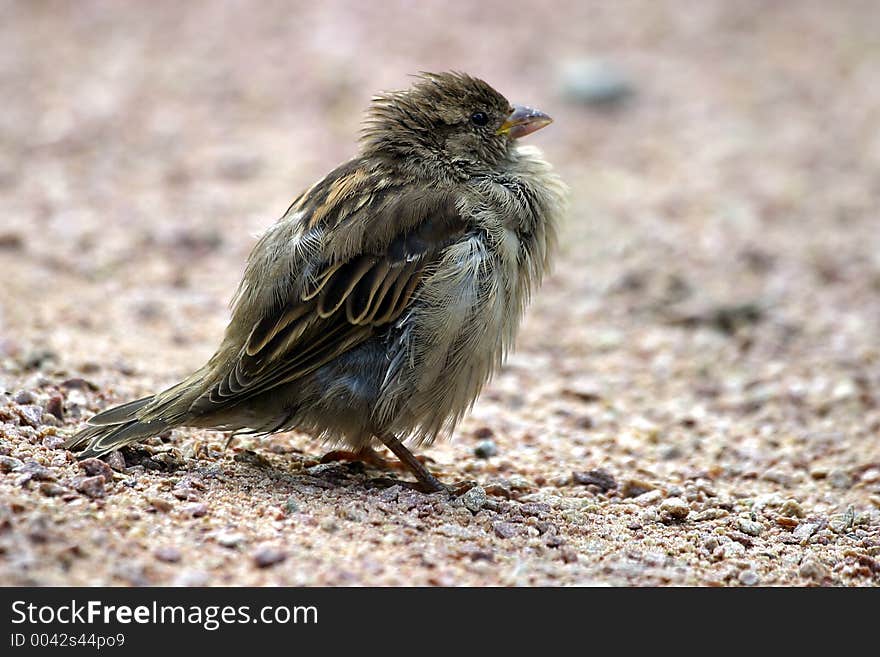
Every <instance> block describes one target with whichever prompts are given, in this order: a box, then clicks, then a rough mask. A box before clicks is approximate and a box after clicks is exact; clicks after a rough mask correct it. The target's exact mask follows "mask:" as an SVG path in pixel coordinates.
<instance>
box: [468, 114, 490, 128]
mask: <svg viewBox="0 0 880 657" xmlns="http://www.w3.org/2000/svg"><path fill="white" fill-rule="evenodd" d="M471 123H473V124H474V125H476V126H480V127H483V126H484V125H486V124H487V123H489V115H488V114H486V113H485V112H474V113H473V114H471Z"/></svg>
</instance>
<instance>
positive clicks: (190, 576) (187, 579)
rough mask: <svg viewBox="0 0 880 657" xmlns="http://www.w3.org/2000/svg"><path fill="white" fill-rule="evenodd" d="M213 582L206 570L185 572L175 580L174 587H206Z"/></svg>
mask: <svg viewBox="0 0 880 657" xmlns="http://www.w3.org/2000/svg"><path fill="white" fill-rule="evenodd" d="M210 580H211V578H210V576H209V575H208V573H206V572H205V571H204V570H184V571H183V572H182V573H180V574H179V575H177V577H175V578H174V584H173V585H174V586H205V585H207V584H208V582H209V581H210Z"/></svg>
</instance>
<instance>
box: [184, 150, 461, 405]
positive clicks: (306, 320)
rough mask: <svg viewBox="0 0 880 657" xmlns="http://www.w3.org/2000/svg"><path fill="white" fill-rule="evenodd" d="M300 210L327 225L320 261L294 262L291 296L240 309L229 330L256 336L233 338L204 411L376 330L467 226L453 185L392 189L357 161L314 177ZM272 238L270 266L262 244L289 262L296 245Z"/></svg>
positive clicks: (307, 221) (264, 387) (325, 358)
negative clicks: (299, 266)
mask: <svg viewBox="0 0 880 657" xmlns="http://www.w3.org/2000/svg"><path fill="white" fill-rule="evenodd" d="M334 176H335V177H334ZM376 190H379V191H378V192H376ZM291 212H293V213H294V214H292V215H291V216H290V217H288V218H285V219H282V221H290V220H294V219H295V220H297V221H300V222H301V227H302V228H301V234H308V233H309V231H318V230H320V231H324V235H325V238H324V239H323V240H322V241H321V243H320V244H321V248H320V249H319V250H318V252H317V253H316V254H315V257H314V260H315V262H314V263H313V264H312V265H310V266H308V267H305V268H304V270H303V271H298V272H293V274H292V275H293V280H292V284H291V285H288V286H287V287H285V288H283V289H285V290H287V289H289V290H290V292H288V294H287V298H280V299H279V298H277V295H276V298H273V300H272V303H269V304H267V306H268V307H265V308H263V309H262V310H259V312H258V317H257V319H256V321H254V319H253V315H254V314H255V313H254V310H253V308H252V307H249V308H248V312H245V311H241V312H237V311H238V310H239V308H238V307H235V308H234V309H233V319H232V322H231V324H230V330H229V331H228V332H227V335H236V334H238V335H247V336H248V337H247V339H246V340H245V342H244V344H243V345H242V346H241V347H240V348H238V347H235V345H232V348H233V349H234V351H232V352H231V358H229V357H226V358H225V359H218V362H219V365H218V372H217V377H216V378H215V379H214V380H215V381H216V383H215V384H214V385H213V386H212V387H210V388H209V389H208V390H207V391H206V392H205V393H204V394H203V395H201V397H199V398H197V399H196V400H195V402H193V404H192V407H191V409H192V410H193V411H195V412H209V411H216V410H218V409H220V408H223V407H228V406H232V405H235V404H238V403H241V402H242V401H245V400H247V399H249V398H251V397H253V396H254V395H258V394H261V393H263V392H266V391H268V390H271V389H272V388H275V387H277V386H280V385H284V384H288V383H291V382H293V381H296V380H297V379H299V378H301V377H303V376H306V375H308V374H309V373H311V372H314V371H315V370H317V369H318V368H320V367H322V366H323V365H325V364H327V363H329V362H331V361H332V360H333V359H335V358H337V357H339V356H340V355H341V354H343V353H345V352H346V351H347V350H349V349H351V348H353V347H355V346H357V345H358V344H360V343H362V342H363V341H364V340H367V339H368V338H369V337H370V336H371V335H373V334H374V333H375V332H376V331H377V330H379V329H380V328H381V327H382V326H383V325H386V324H388V323H390V322H393V321H395V320H396V319H397V318H398V317H400V316H401V314H402V313H403V312H404V310H405V309H406V307H407V305H408V304H409V303H410V302H411V300H412V299H413V295H414V294H415V291H416V290H417V289H418V286H419V283H420V282H421V280H422V277H423V274H424V272H425V269H426V267H428V266H429V265H430V264H431V263H432V262H434V261H435V260H436V259H437V258H438V257H439V256H440V253H441V251H442V250H443V249H445V248H446V247H447V246H449V244H451V243H452V242H453V241H455V240H456V239H459V238H460V237H461V236H462V235H463V234H464V233H465V231H466V224H465V221H464V220H463V219H462V217H461V215H460V213H459V211H458V209H457V206H456V202H455V197H454V196H453V195H452V194H451V193H448V192H443V191H439V190H425V189H423V188H420V187H418V188H417V187H416V186H410V187H407V186H401V187H400V188H397V189H391V188H390V186H389V184H388V182H387V179H386V178H384V177H381V176H380V174H378V173H376V172H372V173H371V172H369V171H367V170H366V169H360V168H357V167H354V166H353V165H352V164H351V163H350V164H349V165H345V166H343V167H341V168H340V169H339V170H337V172H335V173H334V174H331V175H330V176H328V178H327V179H325V180H324V181H321V182H320V183H318V184H316V185H314V186H313V187H312V188H311V189H310V190H308V191H307V192H306V193H305V194H304V195H303V196H302V197H301V198H300V199H299V200H298V201H296V202H295V203H294V205H293V206H292V207H291ZM294 215H295V216H294ZM337 228H338V230H335V229H337ZM278 233H279V234H280V235H290V234H291V231H278ZM303 239H304V238H303ZM358 240H359V242H358ZM353 241H354V242H356V243H355V244H352V242H353ZM263 248H266V249H272V251H271V253H272V259H271V260H268V263H269V266H268V267H266V263H267V259H266V258H265V257H263V256H264V255H265V254H259V257H258V261H259V262H261V263H262V264H263V266H264V269H270V270H273V271H274V270H277V271H285V268H284V267H283V266H280V265H281V264H283V263H282V262H281V261H280V259H281V258H284V257H285V254H286V253H288V252H289V249H286V248H284V244H272V243H267V244H265V245H263ZM267 253H269V252H268V251H267ZM275 265H279V266H275ZM275 289H276V290H277V289H282V286H276V288H275ZM236 322H239V324H241V323H244V322H251V323H253V327H252V328H251V329H250V330H236V329H240V328H244V327H241V326H238V325H236Z"/></svg>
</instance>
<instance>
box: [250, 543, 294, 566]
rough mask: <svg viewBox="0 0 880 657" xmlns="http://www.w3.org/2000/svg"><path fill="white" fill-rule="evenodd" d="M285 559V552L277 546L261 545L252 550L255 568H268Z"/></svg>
mask: <svg viewBox="0 0 880 657" xmlns="http://www.w3.org/2000/svg"><path fill="white" fill-rule="evenodd" d="M285 559H287V554H286V553H285V552H282V551H281V550H279V549H277V548H272V547H263V548H259V549H258V550H257V551H256V552H254V563H255V564H256V566H257V568H269V567H270V566H274V565H275V564H278V563H281V562H282V561H284V560H285Z"/></svg>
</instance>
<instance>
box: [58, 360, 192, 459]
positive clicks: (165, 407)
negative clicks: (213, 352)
mask: <svg viewBox="0 0 880 657" xmlns="http://www.w3.org/2000/svg"><path fill="white" fill-rule="evenodd" d="M197 379H198V373H196V374H194V375H193V376H192V377H191V378H190V379H187V380H186V381H183V382H182V383H179V384H177V385H176V386H172V387H171V388H169V389H168V390H166V391H164V392H161V393H159V394H158V395H150V396H149V397H142V398H141V399H136V400H135V401H131V402H128V403H126V404H122V405H120V406H114V407H113V408H109V409H107V410H106V411H102V412H101V413H98V414H97V415H95V416H94V417H92V418H91V419H89V421H88V425H87V426H86V427H85V428H83V429H81V430H80V431H78V432H77V433H75V434H74V435H72V436H71V437H70V438H68V439H67V441H66V442H65V443H64V447H65V448H67V449H77V448H80V447H82V446H85V449H84V450H83V451H82V452H80V453H79V455H78V456H79V458H81V459H85V458H90V457H98V456H103V455H104V454H108V453H110V452H112V451H115V450H117V449H119V448H120V447H124V446H125V445H129V444H131V443H134V442H138V441H140V440H144V439H145V438H149V437H150V436H155V435H157V434H160V433H162V432H163V431H165V430H166V429H168V428H170V427H175V426H179V425H180V424H181V423H183V422H185V421H186V417H187V413H186V409H188V408H189V405H190V403H191V402H192V398H191V397H192V396H193V393H194V392H195V391H194V390H193V387H192V380H197ZM196 394H197V393H196Z"/></svg>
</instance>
